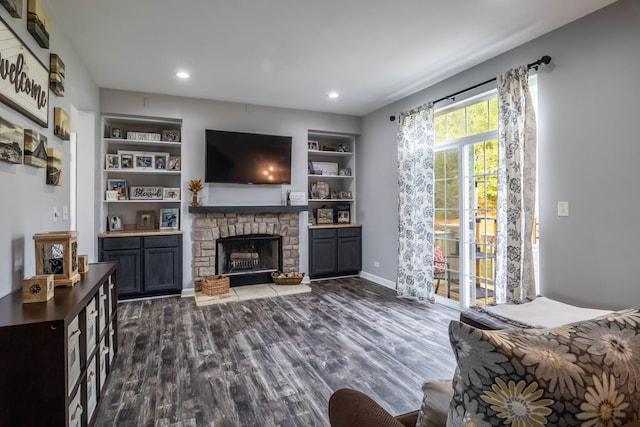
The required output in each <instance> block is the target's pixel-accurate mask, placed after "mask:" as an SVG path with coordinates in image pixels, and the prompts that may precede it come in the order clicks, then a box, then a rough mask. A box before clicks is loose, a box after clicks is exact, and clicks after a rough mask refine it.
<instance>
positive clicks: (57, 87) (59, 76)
mask: <svg viewBox="0 0 640 427" xmlns="http://www.w3.org/2000/svg"><path fill="white" fill-rule="evenodd" d="M64 75H65V71H64V62H62V59H60V57H59V56H58V55H56V54H55V53H52V54H51V55H50V56H49V89H51V92H53V93H55V94H56V95H57V96H64Z"/></svg>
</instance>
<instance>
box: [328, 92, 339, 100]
mask: <svg viewBox="0 0 640 427" xmlns="http://www.w3.org/2000/svg"><path fill="white" fill-rule="evenodd" d="M339 96H340V94H339V93H338V92H335V91H334V92H329V98H331V99H335V98H337V97H339Z"/></svg>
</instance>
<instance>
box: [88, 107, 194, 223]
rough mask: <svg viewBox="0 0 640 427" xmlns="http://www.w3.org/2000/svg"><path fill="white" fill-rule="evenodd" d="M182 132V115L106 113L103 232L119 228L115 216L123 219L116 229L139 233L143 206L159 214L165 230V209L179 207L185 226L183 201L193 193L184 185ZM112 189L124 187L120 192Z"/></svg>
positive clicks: (178, 219) (104, 129) (103, 155)
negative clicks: (152, 116) (138, 228)
mask: <svg viewBox="0 0 640 427" xmlns="http://www.w3.org/2000/svg"><path fill="white" fill-rule="evenodd" d="M181 130H182V121H181V120H178V119H163V118H150V117H140V116H123V115H115V114H105V115H103V116H102V132H103V133H102V157H101V168H100V170H101V171H102V173H101V191H102V194H101V198H102V200H103V209H102V215H101V217H102V218H103V221H102V225H101V231H107V232H109V231H113V230H112V227H111V226H110V223H109V218H113V217H119V218H120V222H121V224H119V226H120V227H118V226H116V231H118V232H121V231H135V230H136V221H137V219H138V218H137V212H138V211H142V210H144V211H153V212H154V213H155V225H154V228H155V229H159V228H160V227H161V226H162V225H165V226H166V225H167V224H166V223H165V224H162V217H161V209H177V211H178V216H177V218H176V221H177V228H178V229H180V228H181V227H180V219H181V218H182V213H183V212H182V209H181V206H182V203H181V201H182V199H184V198H185V197H187V196H188V194H187V195H185V194H184V191H183V189H182V170H181V169H182V167H181V164H182V158H181V153H182V144H183V142H182V139H181V136H182V132H181ZM119 183H121V186H119V185H118V184H119ZM109 190H111V191H113V190H115V191H118V193H117V196H116V197H115V198H113V196H114V194H113V193H111V194H110V195H109V194H108V191H109ZM109 196H111V197H109ZM120 228H121V229H120ZM165 228H166V227H165Z"/></svg>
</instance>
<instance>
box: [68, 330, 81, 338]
mask: <svg viewBox="0 0 640 427" xmlns="http://www.w3.org/2000/svg"><path fill="white" fill-rule="evenodd" d="M80 334H81V332H80V329H76V330H75V331H73V332H71V334H70V335H69V339H71V338H73V337H74V336H76V335H80Z"/></svg>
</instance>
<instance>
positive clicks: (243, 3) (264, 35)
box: [48, 0, 614, 116]
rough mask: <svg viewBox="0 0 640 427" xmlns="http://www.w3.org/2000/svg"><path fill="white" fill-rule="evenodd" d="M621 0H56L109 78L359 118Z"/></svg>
mask: <svg viewBox="0 0 640 427" xmlns="http://www.w3.org/2000/svg"><path fill="white" fill-rule="evenodd" d="M613 1H614V0H535V1H533V0H396V1H391V0H386V1H382V0H184V1H176V0H53V1H51V2H50V3H49V4H50V5H51V6H50V7H49V10H48V13H49V15H50V17H51V18H52V19H53V20H54V21H55V22H56V23H57V24H58V25H59V27H60V28H62V29H63V31H64V32H65V33H66V36H67V37H68V38H69V40H70V41H71V43H72V44H73V45H74V48H75V49H76V50H77V52H78V54H79V55H80V57H81V58H82V59H83V60H84V61H85V63H86V64H87V67H88V68H89V71H90V73H91V74H92V76H93V78H94V79H95V81H96V83H97V84H98V86H100V87H102V88H113V89H124V90H132V91H141V92H150V93H158V94H168V95H178V96H187V97H195V98H203V99H215V100H220V101H233V102H240V103H246V104H254V105H269V106H278V107H287V108H295V109H304V110H314V111H327V112H334V113H341V114H352V115H356V116H361V115H365V114H367V113H369V112H371V111H374V110H376V109H378V108H380V107H383V106H385V105H387V104H389V103H391V102H394V101H396V100H398V99H401V98H403V97H405V96H407V95H410V94H412V93H414V92H416V91H418V90H420V89H423V88H425V87H428V86H430V85H432V84H434V83H437V82H439V81H441V80H443V79H445V78H447V77H449V76H451V75H453V74H456V73H458V72H460V71H463V70H465V69H467V68H469V67H471V66H474V65H476V64H479V63H481V62H483V61H485V60H487V59H490V58H492V57H494V56H496V55H497V54H500V53H502V52H505V51H507V50H509V49H511V48H513V47H516V46H518V45H520V44H522V43H525V42H527V41H529V40H531V39H534V38H536V37H538V36H540V35H542V34H544V33H546V32H549V31H551V30H553V29H555V28H558V27H559V26H562V25H564V24H566V23H569V22H571V21H573V20H575V19H577V18H580V17H582V16H584V15H586V14H589V13H591V12H593V11H595V10H597V9H599V8H601V7H603V6H605V5H607V4H610V3H613ZM53 37H55V34H54V35H53ZM534 59H537V58H532V60H534ZM178 70H186V71H188V72H189V73H190V74H191V78H190V79H189V80H188V81H179V80H178V79H177V78H176V77H175V73H176V72H177V71H178ZM67 71H69V70H67ZM332 90H335V91H338V92H339V93H340V97H339V98H337V99H329V98H328V97H327V94H328V93H329V92H330V91H332Z"/></svg>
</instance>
